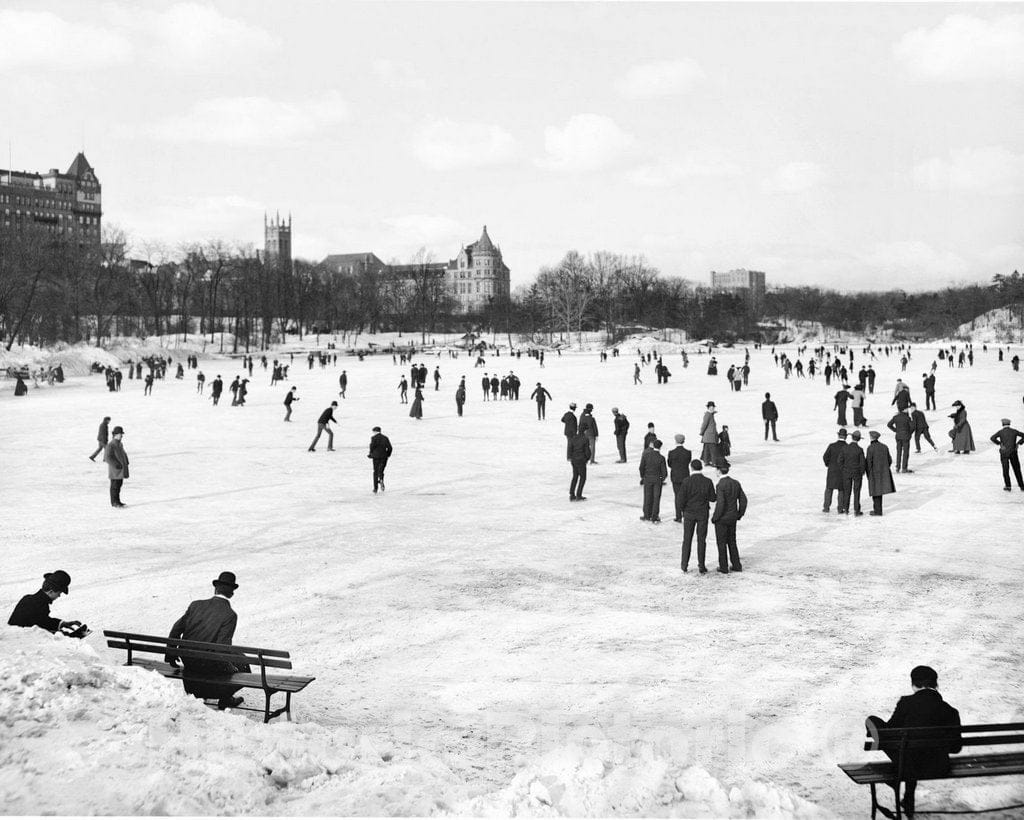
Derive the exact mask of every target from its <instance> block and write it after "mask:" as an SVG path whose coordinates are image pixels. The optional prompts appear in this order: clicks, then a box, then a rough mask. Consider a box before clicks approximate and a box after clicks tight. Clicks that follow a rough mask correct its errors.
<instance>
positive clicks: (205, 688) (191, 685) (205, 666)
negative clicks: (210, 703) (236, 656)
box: [164, 572, 249, 709]
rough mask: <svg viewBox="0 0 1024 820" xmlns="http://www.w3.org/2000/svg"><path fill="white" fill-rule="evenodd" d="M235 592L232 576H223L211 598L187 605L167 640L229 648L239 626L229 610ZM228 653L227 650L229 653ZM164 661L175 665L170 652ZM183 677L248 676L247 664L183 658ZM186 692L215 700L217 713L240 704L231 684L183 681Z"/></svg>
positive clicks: (175, 659) (230, 574)
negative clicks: (245, 674)
mask: <svg viewBox="0 0 1024 820" xmlns="http://www.w3.org/2000/svg"><path fill="white" fill-rule="evenodd" d="M236 589H238V584H237V583H235V573H233V572H222V573H221V574H220V575H219V576H218V577H217V579H216V580H215V581H213V597H212V598H206V599H203V600H200V601H193V602H192V603H190V604H189V605H188V609H187V610H185V614H184V615H182V616H181V617H180V618H178V620H177V621H175V622H174V626H172V627H171V632H170V634H169V635H168V637H169V638H179V639H181V640H185V641H203V642H205V643H221V644H225V645H227V646H230V645H231V639H232V638H233V637H234V635H235V627H236V626H237V625H238V615H237V614H236V613H235V611H234V610H233V609H232V608H231V597H232V596H233V595H234V594H235V590H236ZM228 651H230V650H228ZM164 660H165V661H166V662H167V663H169V664H171V666H177V665H178V657H177V655H175V654H174V653H173V652H168V653H167V655H166V656H165V657H164ZM181 660H182V663H183V664H184V666H185V674H186V675H197V676H202V677H222V676H223V677H228V676H230V675H232V674H234V673H235V672H248V671H249V667H248V665H247V664H244V663H243V664H234V663H230V662H228V661H214V660H200V659H197V658H182V659H181ZM182 683H183V684H184V686H185V691H186V692H188V693H189V694H190V695H194V696H195V697H197V698H217V708H218V709H230V708H231V707H233V706H238V705H239V704H240V703H241V702H242V698H241V697H235V692H237V691H238V690H239V689H241V688H242V687H240V686H233V685H231V684H230V683H206V682H202V683H200V682H195V681H189V680H183V681H182Z"/></svg>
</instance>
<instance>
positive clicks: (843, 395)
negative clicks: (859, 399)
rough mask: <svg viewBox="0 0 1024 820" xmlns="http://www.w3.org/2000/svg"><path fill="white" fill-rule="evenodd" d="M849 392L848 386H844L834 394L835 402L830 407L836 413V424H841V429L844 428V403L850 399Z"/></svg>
mask: <svg viewBox="0 0 1024 820" xmlns="http://www.w3.org/2000/svg"><path fill="white" fill-rule="evenodd" d="M849 390H850V385H848V384H844V385H843V389H842V390H840V391H839V392H837V393H836V395H835V400H836V401H835V404H833V405H832V409H833V410H836V411H837V413H836V424H841V425H842V426H843V427H845V426H846V403H847V402H848V401H849V400H850V398H851V396H850V393H849Z"/></svg>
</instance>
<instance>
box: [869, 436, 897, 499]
mask: <svg viewBox="0 0 1024 820" xmlns="http://www.w3.org/2000/svg"><path fill="white" fill-rule="evenodd" d="M868 435H869V436H871V443H870V444H869V445H868V449H867V451H866V452H865V453H864V466H865V472H866V474H867V477H868V495H870V496H871V503H872V510H871V515H881V514H882V496H883V495H888V494H889V493H894V492H896V485H895V484H894V483H893V480H892V470H891V469H889V467H890V466H891V465H892V454H891V453H890V452H889V448H888V447H886V446H885V445H884V444H882V442H881V441H879V438H881V435H882V434H881V433H879V432H878V431H877V430H872V431H871V432H870V433H868Z"/></svg>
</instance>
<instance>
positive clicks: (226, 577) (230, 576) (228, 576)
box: [211, 572, 238, 589]
mask: <svg viewBox="0 0 1024 820" xmlns="http://www.w3.org/2000/svg"><path fill="white" fill-rule="evenodd" d="M211 583H212V584H213V585H214V586H225V587H231V588H232V589H238V584H236V583H235V573H233V572H222V573H221V574H220V576H219V577H218V578H217V580H216V581H212V582H211Z"/></svg>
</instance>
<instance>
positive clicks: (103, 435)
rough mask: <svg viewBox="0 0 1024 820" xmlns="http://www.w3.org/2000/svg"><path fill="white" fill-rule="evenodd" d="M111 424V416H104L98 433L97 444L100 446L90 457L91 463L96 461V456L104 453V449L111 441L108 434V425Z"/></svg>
mask: <svg viewBox="0 0 1024 820" xmlns="http://www.w3.org/2000/svg"><path fill="white" fill-rule="evenodd" d="M109 424H110V416H104V417H103V421H101V422H100V429H99V431H98V432H97V433H96V444H97V445H98V446H97V447H96V449H95V450H93V453H92V455H91V456H89V461H95V460H96V456H98V455H99V454H100V453H102V452H103V450H104V448H106V446H107V443H108V442H109V441H110V435H109V433H108V432H107V425H109Z"/></svg>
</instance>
